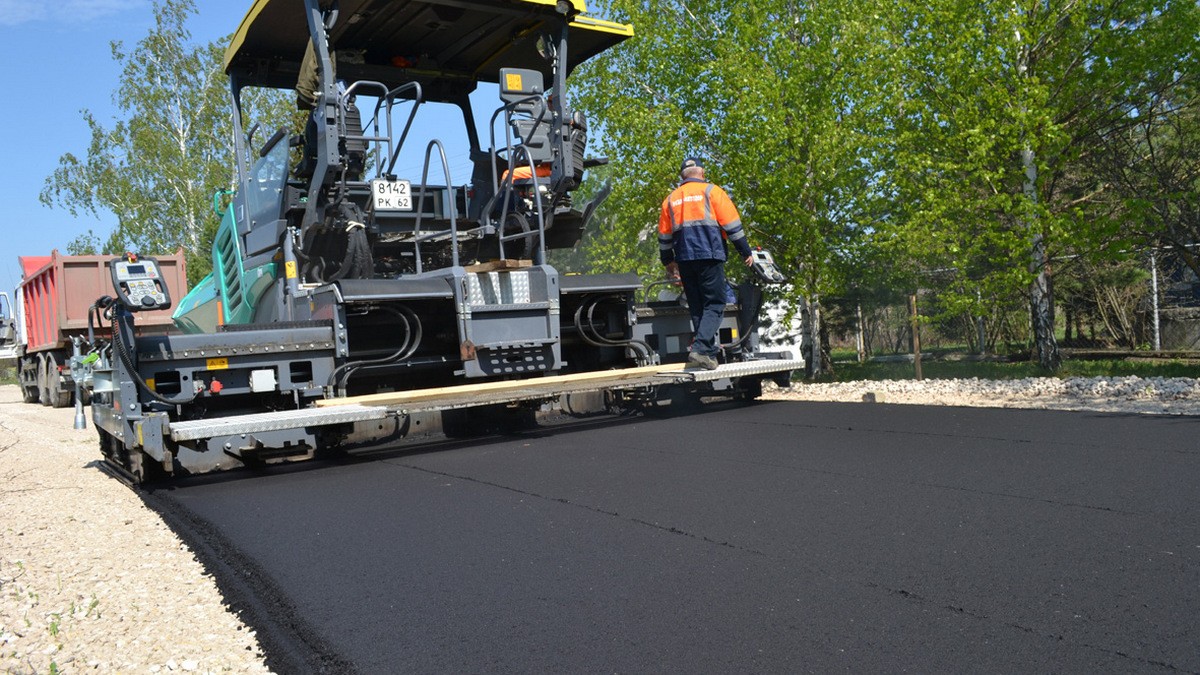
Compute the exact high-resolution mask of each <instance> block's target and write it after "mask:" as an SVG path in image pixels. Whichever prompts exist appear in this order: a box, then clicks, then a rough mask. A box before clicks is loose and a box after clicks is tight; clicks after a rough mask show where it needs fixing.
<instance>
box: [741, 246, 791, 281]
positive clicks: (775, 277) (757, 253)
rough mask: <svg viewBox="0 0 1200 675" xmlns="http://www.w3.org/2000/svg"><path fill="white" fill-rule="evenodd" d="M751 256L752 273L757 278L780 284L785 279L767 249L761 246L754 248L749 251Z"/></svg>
mask: <svg viewBox="0 0 1200 675" xmlns="http://www.w3.org/2000/svg"><path fill="white" fill-rule="evenodd" d="M750 256H751V257H752V258H753V260H752V262H751V265H752V267H753V269H754V273H755V274H756V275H758V278H759V279H762V280H763V281H765V282H767V283H769V284H782V283H783V282H785V281H787V277H785V276H783V272H781V271H779V266H778V265H776V264H775V258H774V256H772V255H771V254H770V253H769V252H768V251H764V250H762V248H756V249H754V250H753V251H751V252H750Z"/></svg>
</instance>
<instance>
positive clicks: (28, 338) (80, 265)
mask: <svg viewBox="0 0 1200 675" xmlns="http://www.w3.org/2000/svg"><path fill="white" fill-rule="evenodd" d="M111 259H112V256H98V255H62V254H60V253H59V252H58V251H57V250H55V251H52V252H51V253H50V255H48V256H19V257H18V258H17V263H18V265H19V266H20V268H21V282H20V283H19V284H18V285H17V289H16V294H15V295H16V301H15V304H13V305H10V308H9V310H8V312H7V318H6V319H5V320H4V326H3V328H2V330H0V357H3V356H5V355H7V354H11V358H14V359H15V360H16V365H17V379H18V384H19V386H20V387H21V394H22V398H23V399H24V401H25V402H26V403H41V404H42V405H48V406H53V407H55V408H63V407H66V406H69V405H71V402H72V398H73V396H74V393H75V382H74V380H73V378H72V375H71V368H70V359H71V356H72V355H73V353H74V349H75V347H74V343H75V341H77V340H86V338H87V335H88V326H89V323H91V324H92V325H93V326H94V325H95V324H96V321H97V319H96V318H95V316H94V315H95V312H96V310H95V308H94V307H93V305H94V303H95V301H96V297H97V289H104V288H108V287H109V286H111V281H110V273H109V269H108V265H109V264H110V262H111ZM159 265H160V266H161V268H162V270H163V275H164V281H165V283H166V285H167V286H168V287H169V288H170V289H171V292H172V293H175V294H177V295H178V294H182V293H184V292H185V291H186V290H187V274H186V267H185V264H184V258H183V252H182V251H179V252H178V253H176V254H175V255H173V256H164V257H162V258H160V259H159ZM0 302H5V303H6V302H8V296H7V294H4V298H3V300H2V301H0ZM174 330H175V323H174V321H173V320H172V319H171V312H170V311H168V310H165V309H163V310H159V311H157V312H146V313H145V314H143V315H142V316H141V317H140V320H139V321H138V326H137V332H138V334H139V335H153V334H163V333H166V332H169V331H174Z"/></svg>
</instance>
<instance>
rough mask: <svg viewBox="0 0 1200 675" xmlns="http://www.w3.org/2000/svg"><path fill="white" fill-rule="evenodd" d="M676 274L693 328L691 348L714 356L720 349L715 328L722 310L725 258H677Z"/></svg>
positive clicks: (717, 326)
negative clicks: (685, 298) (677, 271)
mask: <svg viewBox="0 0 1200 675" xmlns="http://www.w3.org/2000/svg"><path fill="white" fill-rule="evenodd" d="M679 277H680V280H681V281H683V294H684V296H686V297H687V303H688V310H689V311H690V312H691V314H692V329H693V330H694V331H696V333H695V337H694V338H693V341H692V351H694V352H696V353H697V354H704V355H705V356H711V357H713V358H716V357H717V354H718V353H719V352H720V351H721V348H720V344H719V343H718V342H717V329H719V328H720V327H721V318H722V317H723V316H724V314H725V297H726V295H725V294H726V288H727V284H726V283H725V261H724V260H680V261H679Z"/></svg>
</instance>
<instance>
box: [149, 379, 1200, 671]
mask: <svg viewBox="0 0 1200 675" xmlns="http://www.w3.org/2000/svg"><path fill="white" fill-rule="evenodd" d="M1197 430H1200V418H1195V417H1152V416H1135V415H1113V414H1098V413H1070V412H1048V411H1031V410H1007V409H974V408H952V407H921V406H889V405H871V404H839V403H804V402H763V403H758V404H754V405H734V404H716V405H711V404H710V405H709V406H707V409H706V411H705V412H704V413H703V414H697V415H688V416H680V417H671V418H666V419H655V418H632V419H629V418H599V419H593V420H590V421H584V422H579V423H572V424H566V425H559V426H550V427H547V428H541V429H538V430H534V431H530V432H526V433H522V434H519V435H511V436H503V437H494V438H481V439H475V440H472V441H469V442H461V441H459V442H430V443H427V444H425V445H420V446H416V447H407V448H398V449H393V450H390V451H387V452H380V453H374V454H371V455H369V456H363V457H357V458H352V459H349V458H348V459H343V460H340V461H334V462H317V463H309V464H306V465H303V466H300V467H296V468H285V469H278V468H277V469H271V470H267V471H262V472H253V473H252V472H231V473H229V474H225V475H221V476H218V477H216V478H211V479H206V480H193V481H190V482H184V483H181V484H178V485H175V486H171V487H160V488H157V489H153V490H151V491H150V492H149V493H148V494H146V496H145V499H146V500H147V502H148V503H149V504H150V505H151V506H153V507H155V508H157V509H158V510H159V511H160V512H162V513H163V514H164V516H166V518H167V521H168V522H169V523H170V524H171V525H172V526H173V527H174V528H175V529H176V530H177V531H179V533H180V534H181V535H182V536H183V537H184V538H185V540H187V541H189V543H190V544H191V545H192V546H193V548H195V549H196V551H197V553H198V554H199V555H200V556H201V559H202V560H205V561H206V565H208V567H209V569H210V570H212V571H213V573H214V574H215V575H216V577H217V578H218V581H219V583H220V584H221V587H222V590H223V592H224V593H225V594H226V597H227V598H228V599H229V600H230V602H231V604H232V605H233V606H234V607H235V608H237V609H238V610H239V611H240V613H241V614H242V616H243V617H244V618H245V619H246V620H247V621H248V622H249V623H250V624H251V625H252V626H254V627H255V628H256V630H257V631H258V634H259V636H260V639H262V641H263V642H264V648H265V650H266V652H267V654H268V659H269V660H268V664H269V665H271V666H272V667H273V668H274V669H275V670H276V671H277V672H287V673H292V672H336V673H342V672H362V673H383V672H456V673H457V672H464V673H465V672H472V673H474V672H556V673H567V672H587V673H594V672H632V673H647V672H653V673H667V672H673V673H683V672H686V673H697V672H705V673H707V672H739V673H741V672H786V673H793V672H796V673H798V672H818V673H826V672H834V671H846V672H854V673H864V672H902V671H915V672H922V673H937V672H947V673H962V672H1021V673H1032V672H1039V673H1041V672H1068V673H1131V672H1146V673H1156V672H1163V673H1171V672H1200V631H1198V630H1197V628H1198V624H1200V500H1197V498H1196V497H1197V494H1198V493H1200V488H1198V486H1200V450H1198V449H1197V444H1196V437H1197ZM173 630H187V627H174V628H173Z"/></svg>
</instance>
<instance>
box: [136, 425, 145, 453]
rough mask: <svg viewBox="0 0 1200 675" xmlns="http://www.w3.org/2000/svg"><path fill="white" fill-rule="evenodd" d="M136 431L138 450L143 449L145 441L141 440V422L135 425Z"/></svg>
mask: <svg viewBox="0 0 1200 675" xmlns="http://www.w3.org/2000/svg"><path fill="white" fill-rule="evenodd" d="M137 430H138V447H139V448H140V447H144V446H145V445H146V441H145V439H143V438H142V423H141V422H138V423H137Z"/></svg>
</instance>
